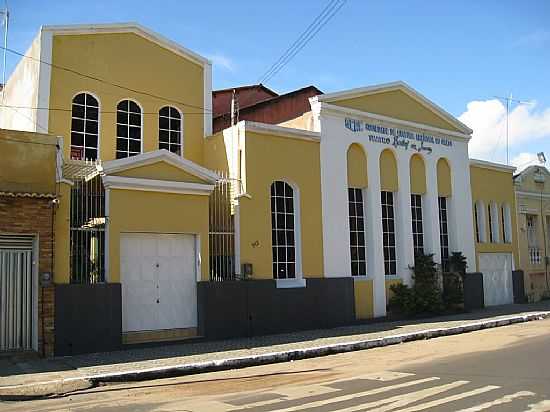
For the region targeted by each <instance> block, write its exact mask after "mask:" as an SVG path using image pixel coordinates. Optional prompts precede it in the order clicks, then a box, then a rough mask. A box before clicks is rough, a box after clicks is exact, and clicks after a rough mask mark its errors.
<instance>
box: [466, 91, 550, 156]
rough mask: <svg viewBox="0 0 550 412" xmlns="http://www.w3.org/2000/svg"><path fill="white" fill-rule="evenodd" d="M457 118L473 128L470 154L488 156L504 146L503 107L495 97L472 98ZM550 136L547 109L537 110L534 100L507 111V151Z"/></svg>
mask: <svg viewBox="0 0 550 412" xmlns="http://www.w3.org/2000/svg"><path fill="white" fill-rule="evenodd" d="M466 107H467V109H466V111H465V112H464V113H462V114H461V115H460V116H459V117H458V119H459V120H460V121H462V122H463V123H465V124H466V125H468V126H469V127H470V128H471V129H472V130H473V131H474V133H473V136H472V140H471V141H470V154H471V156H472V157H477V158H485V159H489V160H490V157H491V155H492V154H493V153H494V152H495V150H498V149H504V148H505V147H506V107H505V106H504V104H503V103H502V102H501V101H500V100H498V99H491V100H484V101H472V102H470V103H468V104H467V106H466ZM543 137H550V108H545V109H540V110H537V104H536V102H533V103H532V104H529V105H527V104H520V105H517V106H515V107H514V108H513V109H512V111H511V112H510V118H509V147H510V151H512V150H513V149H514V147H516V148H517V147H518V146H519V145H525V144H526V143H532V142H534V141H536V140H538V139H541V138H543Z"/></svg>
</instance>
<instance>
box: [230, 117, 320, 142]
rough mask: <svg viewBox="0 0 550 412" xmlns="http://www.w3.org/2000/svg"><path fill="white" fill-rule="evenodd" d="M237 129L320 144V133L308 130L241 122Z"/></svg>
mask: <svg viewBox="0 0 550 412" xmlns="http://www.w3.org/2000/svg"><path fill="white" fill-rule="evenodd" d="M238 126H239V128H240V129H241V130H243V131H245V132H255V133H261V134H269V135H274V136H279V137H287V138H291V139H300V140H307V141H310V142H320V141H321V133H319V132H312V131H310V130H303V129H295V128H292V127H284V126H278V125H274V124H268V123H258V122H251V121H247V120H243V121H241V122H239V125H238Z"/></svg>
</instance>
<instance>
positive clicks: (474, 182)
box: [470, 165, 519, 268]
mask: <svg viewBox="0 0 550 412" xmlns="http://www.w3.org/2000/svg"><path fill="white" fill-rule="evenodd" d="M470 185H471V187H472V208H473V207H474V206H473V205H474V203H475V202H476V201H478V200H482V201H483V203H484V204H485V207H487V205H489V204H490V203H491V202H496V203H497V204H498V205H499V214H498V227H499V232H500V233H501V232H502V216H501V214H500V205H502V204H503V203H507V204H509V205H510V209H511V213H510V215H511V220H512V225H511V229H512V230H511V232H512V242H511V243H502V241H501V242H500V243H488V242H486V243H477V242H476V261H477V260H478V257H477V255H478V254H479V253H504V252H508V253H513V254H514V262H515V266H516V268H517V267H519V253H518V238H517V217H516V212H515V211H516V200H515V193H514V184H513V180H512V173H511V172H509V171H508V172H506V171H497V170H493V169H487V168H483V167H478V166H475V165H472V166H470ZM472 225H473V226H474V230H475V222H472ZM485 227H486V230H487V233H488V230H489V228H488V223H487V224H486V225H485ZM486 239H489V236H488V235H487V236H486ZM500 239H501V240H502V233H501V235H500ZM476 264H477V262H476Z"/></svg>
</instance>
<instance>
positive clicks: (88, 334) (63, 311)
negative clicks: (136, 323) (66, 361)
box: [54, 283, 122, 356]
mask: <svg viewBox="0 0 550 412" xmlns="http://www.w3.org/2000/svg"><path fill="white" fill-rule="evenodd" d="M121 346H122V294H121V288H120V283H104V284H96V285H74V284H68V285H56V286H55V350H54V353H55V355H56V356H66V355H76V354H80V353H90V352H105V351H110V350H117V349H120V348H121Z"/></svg>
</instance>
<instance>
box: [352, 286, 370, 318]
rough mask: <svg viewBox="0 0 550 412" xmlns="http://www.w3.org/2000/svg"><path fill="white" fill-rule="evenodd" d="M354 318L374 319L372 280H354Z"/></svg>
mask: <svg viewBox="0 0 550 412" xmlns="http://www.w3.org/2000/svg"><path fill="white" fill-rule="evenodd" d="M353 291H354V295H355V318H356V319H371V318H373V317H374V295H373V285H372V279H361V280H358V279H355V282H354V284H353Z"/></svg>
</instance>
